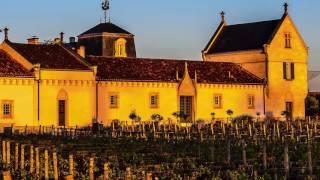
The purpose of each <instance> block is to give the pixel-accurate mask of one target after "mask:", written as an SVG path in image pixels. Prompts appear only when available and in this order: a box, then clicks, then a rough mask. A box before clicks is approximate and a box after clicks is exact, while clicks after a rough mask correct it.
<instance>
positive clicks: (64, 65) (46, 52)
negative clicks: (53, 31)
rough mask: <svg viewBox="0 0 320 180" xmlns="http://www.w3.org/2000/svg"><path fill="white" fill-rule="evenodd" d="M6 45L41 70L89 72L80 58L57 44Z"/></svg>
mask: <svg viewBox="0 0 320 180" xmlns="http://www.w3.org/2000/svg"><path fill="white" fill-rule="evenodd" d="M8 44H9V45H10V46H11V47H12V48H13V49H15V50H16V51H17V52H18V53H20V54H21V55H22V56H23V57H24V58H26V59H27V60H28V61H29V62H30V63H32V64H41V68H45V69H69V70H70V69H75V70H89V68H88V66H87V65H86V64H85V63H84V62H82V58H80V56H78V55H77V54H76V53H75V52H73V51H72V50H68V49H67V48H65V47H62V46H61V45H58V44H48V45H47V44H46V45H44V44H41V45H40V44H39V45H33V44H19V43H12V42H8Z"/></svg>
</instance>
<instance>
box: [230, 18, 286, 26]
mask: <svg viewBox="0 0 320 180" xmlns="http://www.w3.org/2000/svg"><path fill="white" fill-rule="evenodd" d="M281 19H282V18H280V19H273V20H264V21H254V22H247V23H238V24H230V25H226V27H230V26H239V25H250V24H258V23H266V22H273V21H281Z"/></svg>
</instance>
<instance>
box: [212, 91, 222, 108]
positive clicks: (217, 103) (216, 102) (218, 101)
mask: <svg viewBox="0 0 320 180" xmlns="http://www.w3.org/2000/svg"><path fill="white" fill-rule="evenodd" d="M213 107H214V108H222V95H221V94H215V95H214V96H213Z"/></svg>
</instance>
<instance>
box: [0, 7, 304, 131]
mask: <svg viewBox="0 0 320 180" xmlns="http://www.w3.org/2000/svg"><path fill="white" fill-rule="evenodd" d="M4 33H5V40H4V41H3V42H2V44H1V45H0V92H1V93H0V103H1V114H0V121H1V122H0V126H1V127H7V126H16V127H18V126H26V125H27V126H39V125H42V126H68V127H72V126H78V127H81V126H88V125H90V124H91V123H92V122H93V121H99V122H102V123H103V124H105V125H108V124H110V123H111V122H112V121H113V120H120V121H128V122H130V120H129V114H130V113H131V112H133V111H135V112H136V114H137V115H139V116H140V117H141V120H142V121H148V120H150V119H151V115H152V114H160V115H162V116H163V117H164V121H168V120H169V119H171V120H175V118H174V117H173V115H172V114H173V113H174V112H183V113H184V114H185V115H186V117H187V120H189V121H196V120H198V119H203V120H206V121H210V120H211V118H212V113H214V114H215V118H216V119H221V120H225V119H226V118H228V117H229V115H228V114H227V113H226V112H227V111H228V110H232V111H233V115H232V116H233V117H235V116H239V115H244V114H246V115H251V116H257V114H261V118H262V117H266V116H270V117H275V118H280V117H282V115H283V112H284V111H286V112H287V118H298V117H303V116H304V112H305V107H304V99H305V97H306V96H307V92H308V83H307V70H308V68H307V67H308V66H307V65H308V48H307V46H306V44H305V42H304V40H303V38H302V37H301V35H300V33H299V31H298V29H297V28H296V26H295V25H294V22H293V21H292V19H291V18H290V15H289V14H288V11H287V7H286V8H285V12H284V14H283V16H282V17H281V18H280V19H277V20H271V21H262V22H254V23H246V24H238V25H228V24H227V22H226V21H225V19H224V14H222V20H221V24H220V25H219V27H218V28H217V30H216V32H215V33H214V35H213V36H212V38H211V39H210V40H209V42H208V44H207V46H206V47H205V48H204V50H203V52H202V55H203V60H202V61H199V60H195V61H186V60H172V59H170V60H169V59H148V58H137V57H136V48H135V39H134V35H133V34H131V33H130V32H128V31H126V30H124V29H122V28H120V27H119V26H116V25H115V24H112V23H111V22H106V23H101V24H98V25H97V26H95V27H93V28H92V29H89V30H87V31H85V32H84V33H82V34H81V35H79V36H78V41H76V40H75V38H70V42H69V43H64V38H63V34H61V37H60V39H59V40H57V41H56V42H54V43H47V44H44V43H40V42H39V39H38V38H36V37H32V38H30V39H28V43H26V44H22V43H15V42H11V41H10V39H9V35H8V29H6V30H5V32H4Z"/></svg>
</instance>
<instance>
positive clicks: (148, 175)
mask: <svg viewBox="0 0 320 180" xmlns="http://www.w3.org/2000/svg"><path fill="white" fill-rule="evenodd" d="M145 180H152V173H151V172H148V173H147V174H146V179H145Z"/></svg>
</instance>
